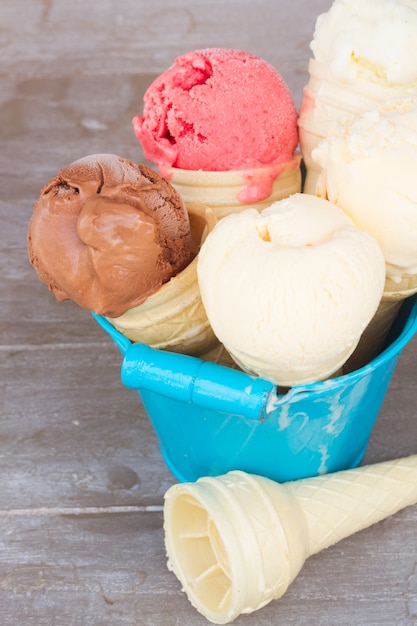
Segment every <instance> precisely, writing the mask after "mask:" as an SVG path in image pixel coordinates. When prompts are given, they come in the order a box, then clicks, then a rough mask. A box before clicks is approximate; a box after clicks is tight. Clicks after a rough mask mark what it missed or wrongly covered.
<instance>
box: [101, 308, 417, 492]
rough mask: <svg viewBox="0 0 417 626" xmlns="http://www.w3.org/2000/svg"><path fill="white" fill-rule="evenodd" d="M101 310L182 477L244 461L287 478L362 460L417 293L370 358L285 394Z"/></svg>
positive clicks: (414, 327)
mask: <svg viewBox="0 0 417 626" xmlns="http://www.w3.org/2000/svg"><path fill="white" fill-rule="evenodd" d="M93 316H94V317H95V319H96V320H97V322H98V323H99V324H100V325H101V326H102V327H103V328H104V329H105V330H106V331H107V332H108V334H109V335H110V336H111V337H112V339H113V340H114V341H115V343H116V344H117V345H118V347H119V348H120V350H121V352H122V354H123V363H122V368H121V378H122V382H123V384H124V385H125V386H126V387H128V388H131V389H136V391H137V392H138V393H139V396H140V398H141V400H142V402H143V404H144V406H145V409H146V411H147V414H148V416H149V419H150V421H151V423H152V425H153V428H154V430H155V432H156V435H157V438H158V440H159V443H160V449H161V452H162V455H163V457H164V459H165V462H166V463H167V465H168V467H169V469H170V470H171V471H172V473H173V474H174V475H175V477H176V478H177V479H178V480H179V481H186V482H190V481H195V480H197V479H198V478H200V477H201V476H216V475H221V474H225V473H226V472H228V471H229V470H235V469H239V470H243V471H245V472H249V473H254V474H261V475H263V476H267V477H268V478H271V479H273V480H276V481H280V482H281V481H287V480H295V479H298V478H304V477H307V476H316V475H319V474H324V473H327V472H334V471H338V470H342V469H348V468H351V467H355V466H357V465H358V464H359V463H360V461H361V460H362V458H363V455H364V454H365V450H366V447H367V444H368V439H369V436H370V434H371V431H372V428H373V426H374V423H375V420H376V418H377V415H378V413H379V410H380V407H381V404H382V401H383V399H384V397H385V393H386V391H387V388H388V385H389V382H390V380H391V377H392V374H393V372H394V369H395V366H396V363H397V360H398V357H399V355H400V353H401V351H402V349H403V348H404V347H405V345H406V344H407V343H408V342H409V341H410V340H411V339H412V337H413V336H414V334H415V332H416V331H417V296H413V297H411V298H408V299H407V300H405V301H404V303H403V305H402V307H401V310H400V312H399V314H398V317H397V319H396V321H395V323H394V325H393V328H392V330H391V332H390V335H389V337H388V339H387V342H386V347H385V349H384V350H383V351H382V352H381V353H380V354H379V355H378V356H377V357H376V358H375V359H373V360H372V361H371V362H370V363H369V364H367V365H366V366H364V367H362V368H360V369H358V370H356V371H354V372H352V373H349V374H346V375H344V376H340V377H338V378H333V379H329V380H326V381H322V382H317V383H310V384H307V385H298V386H295V387H293V388H291V389H290V390H289V391H288V392H287V393H285V394H283V395H277V389H276V386H275V385H274V384H273V383H271V382H269V381H267V380H264V379H262V378H256V377H252V376H250V375H248V374H245V373H244V372H241V371H239V370H234V369H231V368H228V367H225V366H222V365H218V364H216V363H211V362H207V361H202V360H201V359H198V358H195V357H191V356H186V355H182V354H174V353H171V352H165V351H161V350H155V349H153V348H150V347H149V346H147V345H144V344H139V343H131V341H130V340H129V339H126V338H125V337H124V336H123V335H121V334H120V333H119V332H118V331H117V330H116V329H115V328H114V327H113V326H112V325H111V324H110V323H109V322H108V321H107V320H106V319H105V318H103V317H100V316H97V315H94V314H93Z"/></svg>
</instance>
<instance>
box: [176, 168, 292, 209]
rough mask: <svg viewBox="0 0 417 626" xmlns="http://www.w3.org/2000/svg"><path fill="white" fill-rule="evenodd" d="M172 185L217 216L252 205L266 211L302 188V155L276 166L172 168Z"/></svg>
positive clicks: (184, 196)
mask: <svg viewBox="0 0 417 626" xmlns="http://www.w3.org/2000/svg"><path fill="white" fill-rule="evenodd" d="M171 172H172V176H171V178H170V182H171V184H172V185H173V186H174V187H175V188H176V190H177V191H178V193H179V194H180V195H181V197H182V198H183V199H184V201H185V202H186V203H188V202H200V203H201V204H204V205H206V206H209V207H210V208H211V209H212V210H213V211H214V213H215V215H216V217H217V219H221V218H223V217H225V216H226V215H228V214H229V213H238V212H239V211H243V210H244V209H247V208H248V206H251V207H254V208H256V209H258V210H262V209H264V208H265V207H267V206H269V205H271V204H272V203H273V202H275V201H277V200H281V199H283V198H287V197H288V196H290V195H292V194H294V193H297V192H299V191H300V190H301V171H300V157H299V156H294V157H293V158H292V159H291V161H289V162H288V163H286V164H283V165H279V166H276V167H264V168H258V169H254V170H233V171H224V172H216V171H212V172H208V171H204V170H184V169H178V168H175V167H174V168H172V170H171Z"/></svg>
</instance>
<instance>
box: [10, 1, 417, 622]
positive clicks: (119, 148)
mask: <svg viewBox="0 0 417 626" xmlns="http://www.w3.org/2000/svg"><path fill="white" fill-rule="evenodd" d="M330 4H331V2H330V0H296V1H295V2H294V1H291V0H281V1H280V2H276V0H269V1H262V0H260V1H255V0H229V1H228V2H220V1H216V0H200V1H199V0H183V1H182V2H177V1H174V2H170V1H169V0H154V2H152V3H151V4H150V5H149V3H145V2H142V1H140V0H120V2H116V1H114V2H111V0H94V1H93V2H85V1H84V0H72V1H71V2H68V1H67V0H14V1H13V2H2V3H1V8H0V45H1V71H0V86H1V89H0V137H1V151H0V163H1V167H0V181H1V184H0V211H1V246H0V263H1V276H2V278H1V282H0V299H1V307H0V316H1V317H0V328H1V346H0V354H1V378H0V380H1V395H0V398H1V400H0V402H1V412H0V615H1V617H0V623H1V625H2V626H9V625H13V626H21V625H25V626H43V625H48V626H55V625H56V626H70V625H82V626H90V625H91V626H92V625H94V626H103V625H107V624H108V625H115V626H128V625H129V626H131V625H134V624H135V625H136V624H137V625H141V626H142V625H144V626H145V625H146V626H157V625H158V626H159V625H161V626H162V625H163V626H171V625H172V626H174V625H177V626H199V625H203V624H206V623H207V621H206V620H205V619H204V618H203V617H202V616H200V615H199V614H198V613H196V611H195V610H194V609H193V608H192V607H191V605H190V604H189V603H188V600H187V598H186V596H185V595H184V594H183V593H182V592H181V590H180V585H179V583H178V581H177V579H176V578H175V577H174V575H173V574H171V573H170V572H168V570H167V568H166V558H165V552H164V541H163V539H164V537H163V531H162V513H161V505H162V501H163V494H164V493H165V491H166V490H167V488H168V487H169V486H170V485H171V484H173V483H174V482H175V479H174V478H173V476H172V475H171V473H170V472H169V470H168V469H167V468H166V466H165V464H164V462H163V460H162V457H161V455H160V453H159V449H158V445H157V441H156V438H155V435H154V433H153V431H152V428H151V426H150V423H149V421H148V419H147V417H146V415H145V413H144V410H143V408H142V406H141V404H140V402H139V399H138V396H137V395H136V393H134V392H133V391H129V390H127V389H126V388H124V387H123V386H122V384H121V382H120V375H119V369H120V364H121V357H120V354H119V352H118V350H117V348H116V347H115V346H114V345H113V344H112V342H111V341H110V339H109V338H108V337H107V335H105V334H104V332H103V331H102V330H101V329H100V328H99V327H98V326H97V325H96V323H95V322H94V320H93V319H92V318H91V317H90V315H89V314H88V313H87V312H85V311H82V310H80V309H78V308H77V307H76V306H75V305H73V304H72V303H69V302H66V303H57V302H56V301H55V299H54V298H53V296H52V295H51V294H50V293H49V292H48V290H47V289H46V287H45V286H44V285H43V284H42V283H40V282H39V281H38V279H37V277H36V274H35V272H34V270H33V269H32V268H31V267H30V265H29V263H28V260H27V253H26V229H27V224H28V221H29V218H30V215H31V212H32V206H33V203H34V202H35V200H36V198H37V196H38V193H39V190H40V188H41V187H42V186H43V185H44V184H45V183H46V182H47V181H48V180H49V179H50V178H51V177H52V176H53V175H55V173H56V171H57V169H58V168H59V167H63V166H65V165H67V164H68V163H70V162H71V161H72V160H74V159H76V158H78V157H81V156H84V155H86V154H90V153H94V152H115V153H118V154H120V155H122V156H125V157H128V158H132V159H134V160H136V161H141V160H142V159H143V157H142V154H141V150H140V147H139V144H138V142H137V141H136V139H135V137H134V134H133V131H132V128H131V118H132V117H133V115H135V114H137V113H139V112H140V111H141V101H142V95H143V92H144V90H145V88H146V87H147V86H148V85H149V83H150V82H151V80H152V79H153V77H154V76H155V75H156V74H157V73H159V72H160V71H163V70H164V69H165V68H166V67H168V65H170V64H171V62H172V61H173V59H174V57H175V56H177V55H178V54H181V53H184V52H186V51H189V50H193V49H196V48H203V47H210V46H223V47H235V48H241V49H245V50H248V51H251V52H253V53H255V54H258V55H260V56H263V57H264V58H265V59H266V60H268V61H270V62H271V63H272V64H273V65H275V67H276V68H277V69H278V70H279V71H280V72H281V73H282V74H283V76H284V78H285V79H286V80H287V82H288V84H289V86H290V88H291V90H292V92H293V95H294V99H295V101H296V103H297V105H299V104H300V101H301V92H302V87H303V85H304V84H305V83H306V81H307V61H308V58H309V47H308V44H309V41H310V39H311V37H312V33H313V29H314V23H315V19H316V16H317V15H318V14H319V13H321V12H323V11H325V10H327V9H328V7H329V6H330ZM416 376H417V339H414V340H413V341H412V342H411V343H410V344H409V345H408V346H407V348H406V349H405V350H404V352H403V354H402V355H401V358H400V360H399V363H398V366H397V369H396V372H395V374H394V377H393V380H392V382H391V385H390V388H389V390H388V394H387V396H386V399H385V401H384V404H383V407H382V410H381V413H380V416H379V418H378V420H377V424H376V427H375V429H374V431H373V433H372V436H371V439H370V443H369V448H368V451H367V453H366V457H365V461H366V462H376V461H382V460H386V459H390V458H394V457H398V456H405V455H408V454H413V453H416V452H417V445H416V443H417V441H416V440H417V436H416V433H417V429H416V424H415V419H416V401H417V388H416V384H415V382H416ZM416 522H417V507H411V508H409V509H406V510H404V511H402V512H400V513H399V514H397V515H396V516H394V517H391V518H389V519H387V520H385V521H383V522H381V523H380V524H378V525H377V526H374V527H372V528H370V529H368V530H366V531H363V532H361V533H359V534H357V535H355V536H353V537H351V538H349V539H347V540H345V541H343V542H341V543H339V544H338V545H336V546H334V547H332V548H329V549H328V550H326V551H325V552H323V553H321V554H319V555H317V556H314V557H312V558H311V559H309V560H308V561H307V563H306V565H305V566H304V569H303V570H302V572H301V574H300V575H299V577H298V578H297V580H296V581H295V582H294V583H293V584H292V585H291V587H290V589H289V590H288V592H287V594H286V595H285V596H284V597H283V598H282V599H281V600H279V601H276V602H273V603H271V604H269V605H268V606H267V607H265V608H264V609H262V610H261V611H258V612H257V613H255V614H253V615H252V616H245V617H240V618H238V619H237V620H236V622H235V623H236V625H241V626H243V625H248V626H249V625H250V624H253V625H255V624H256V625H257V626H263V625H265V626H266V625H271V624H283V625H286V626H292V625H300V626H301V625H303V626H315V625H317V626H335V625H336V624H338V625H346V626H347V625H349V626H351V625H356V626H359V625H361V626H362V625H363V626H373V625H374V626H381V625H387V626H388V625H389V626H392V625H394V624H395V625H398V626H408V625H411V624H417V556H416V542H417V526H416Z"/></svg>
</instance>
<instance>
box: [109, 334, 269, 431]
mask: <svg viewBox="0 0 417 626" xmlns="http://www.w3.org/2000/svg"><path fill="white" fill-rule="evenodd" d="M121 378H122V383H123V384H124V385H125V386H126V387H129V388H130V389H136V390H138V391H140V390H141V389H142V390H145V389H146V390H148V391H153V392H155V393H159V394H160V395H164V396H167V397H170V398H172V399H174V400H177V401H179V402H183V403H185V404H194V405H196V406H199V407H200V408H205V409H210V410H213V411H219V412H222V413H232V414H236V415H241V416H243V417H246V418H248V419H252V420H263V419H266V417H267V409H268V406H269V402H270V396H271V393H273V392H274V393H275V391H276V386H275V385H274V384H273V383H272V382H270V381H267V380H264V379H262V378H257V377H253V376H250V375H249V374H245V373H244V372H241V371H239V370H234V369H230V368H228V367H224V366H223V365H218V364H217V363H211V362H210V361H203V360H201V359H199V358H197V357H192V356H188V355H186V354H178V353H174V352H166V351H163V350H157V349H154V348H151V347H150V346H148V345H146V344H141V343H134V344H131V346H130V347H129V349H128V350H127V351H126V353H125V356H124V359H123V364H122V372H121Z"/></svg>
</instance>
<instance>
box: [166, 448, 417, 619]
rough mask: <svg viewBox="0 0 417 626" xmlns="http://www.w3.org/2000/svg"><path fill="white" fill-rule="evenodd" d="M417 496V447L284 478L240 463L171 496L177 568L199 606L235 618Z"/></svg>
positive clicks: (170, 534) (169, 538)
mask: <svg viewBox="0 0 417 626" xmlns="http://www.w3.org/2000/svg"><path fill="white" fill-rule="evenodd" d="M416 503H417V455H415V456H411V457H408V458H403V459H397V460H394V461H390V462H384V463H379V464H376V465H368V466H365V467H360V468H356V469H353V470H347V471H343V472H338V473H335V474H328V475H324V476H320V477H316V478H307V479H304V480H299V481H294V482H288V483H283V484H279V483H276V482H274V481H271V480H269V479H267V478H264V477H260V476H254V475H250V474H246V473H244V472H240V471H233V472H229V473H228V474H226V475H224V476H220V477H216V478H213V477H207V478H201V479H199V480H198V481H197V482H196V483H183V484H177V485H174V486H173V487H171V488H170V489H169V490H168V491H167V493H166V495H165V507H164V518H165V522H164V529H165V543H166V549H167V554H168V559H169V560H168V567H169V568H170V569H171V570H172V571H173V572H174V573H175V575H176V576H177V577H178V579H179V580H180V582H181V584H182V587H183V590H184V591H185V593H186V594H187V596H188V598H189V600H190V602H191V603H192V604H193V606H194V607H195V608H196V609H197V610H198V611H199V612H200V613H202V614H203V615H204V616H205V617H206V618H207V619H208V620H210V621H211V622H213V623H215V624H227V623H229V622H231V621H233V620H234V619H235V618H236V617H238V615H240V614H241V613H251V612H252V611H256V610H257V609H259V608H261V607H263V606H265V605H266V604H267V603H268V602H270V601H271V600H273V599H277V598H279V597H281V596H282V595H283V594H284V593H285V592H286V590H287V588H288V586H289V585H290V583H291V582H292V581H293V580H294V579H295V577H296V576H297V574H298V573H299V571H300V569H301V568H302V566H303V564H304V561H305V560H306V559H307V558H308V557H309V556H311V555H313V554H315V553H317V552H319V551H320V550H323V549H325V548H327V547H329V546H331V545H332V544H334V543H336V542H338V541H340V540H341V539H344V538H345V537H348V536H349V535H352V534H353V533H356V532H357V531H359V530H362V529H364V528H367V527H368V526H371V525H372V524H375V523H376V522H378V521H380V520H382V519H384V518H385V517H388V516H389V515H392V514H394V513H396V512H397V511H399V510H400V509H402V508H404V507H406V506H409V505H412V504H416Z"/></svg>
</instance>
